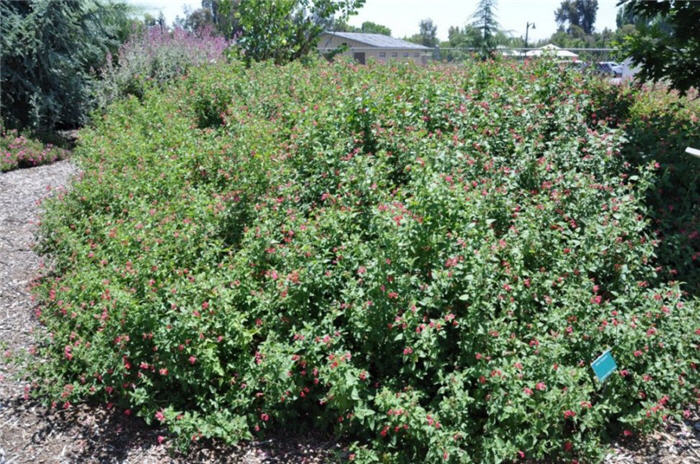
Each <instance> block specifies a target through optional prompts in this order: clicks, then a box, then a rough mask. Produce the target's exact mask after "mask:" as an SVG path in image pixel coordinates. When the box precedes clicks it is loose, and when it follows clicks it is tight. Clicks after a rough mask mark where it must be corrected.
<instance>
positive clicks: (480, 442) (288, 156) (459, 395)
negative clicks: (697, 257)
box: [31, 61, 700, 462]
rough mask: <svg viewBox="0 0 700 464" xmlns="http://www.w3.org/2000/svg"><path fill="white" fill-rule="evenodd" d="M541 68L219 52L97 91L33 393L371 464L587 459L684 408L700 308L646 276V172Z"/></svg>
mask: <svg viewBox="0 0 700 464" xmlns="http://www.w3.org/2000/svg"><path fill="white" fill-rule="evenodd" d="M551 66H552V65H551V64H550V63H548V62H546V61H543V62H535V63H525V64H522V65H515V64H511V63H503V64H494V63H468V64H466V65H465V68H463V69H461V68H460V69H457V68H448V67H434V68H417V67H414V66H411V65H405V64H396V65H393V66H379V65H375V66H367V67H357V66H354V65H352V64H348V63H336V64H326V63H315V64H313V65H312V66H308V67H305V66H302V65H300V64H291V65H288V66H285V67H278V66H274V65H272V64H269V63H264V64H254V65H252V66H251V68H250V69H246V68H245V67H243V66H241V65H239V64H236V63H234V64H232V65H225V64H217V65H215V66H207V67H204V68H202V69H198V70H197V71H195V72H193V73H192V75H190V76H189V77H188V78H187V79H186V80H184V81H181V82H180V83H179V84H178V85H177V86H174V87H170V88H168V89H166V90H164V91H159V90H155V89H150V90H149V89H147V90H146V92H145V94H144V96H143V100H142V102H139V101H137V100H136V99H130V100H127V101H120V102H117V103H115V104H114V105H112V106H111V107H110V110H109V111H108V113H107V115H106V117H105V118H104V120H102V121H100V122H98V123H97V125H96V127H94V128H93V129H90V130H87V131H85V132H84V133H83V135H82V137H81V144H80V147H79V149H78V154H79V159H80V162H81V167H82V169H83V170H84V173H85V174H84V177H83V178H82V180H81V181H80V182H79V183H77V184H76V185H75V186H74V188H73V189H72V190H71V191H70V192H69V193H67V194H65V196H63V197H61V198H56V199H54V200H51V201H50V202H49V203H48V211H47V214H46V216H45V217H44V221H43V223H42V241H41V246H40V248H41V250H42V251H43V252H45V253H49V254H50V256H51V257H52V258H53V262H54V263H55V267H54V269H53V273H52V274H51V275H48V276H47V277H46V278H44V279H43V281H42V282H41V283H40V284H39V285H38V286H37V288H36V292H37V294H38V296H39V297H40V301H41V306H40V308H39V309H38V312H37V314H38V316H39V318H40V320H41V321H42V322H43V323H44V324H45V325H46V328H47V331H48V333H49V335H50V336H49V337H48V338H47V339H46V340H45V341H44V342H43V343H42V344H41V345H40V348H39V350H38V351H37V354H38V355H39V356H41V357H42V358H43V359H45V360H46V361H45V362H43V363H36V365H35V366H34V371H33V372H32V373H31V375H32V379H33V382H34V387H35V390H36V393H37V394H39V395H42V396H43V397H45V398H49V399H51V400H53V401H54V405H55V406H57V407H59V406H61V405H63V407H69V406H70V403H71V402H73V401H77V400H83V399H92V400H95V401H105V402H107V403H108V404H109V405H110V407H111V406H114V405H116V406H118V407H120V408H124V409H128V411H129V412H131V411H133V412H134V413H136V414H137V415H139V416H141V417H143V418H144V419H145V420H146V421H147V422H157V423H162V424H165V425H166V426H167V427H169V429H170V430H171V431H172V434H173V437H174V439H176V440H178V441H179V442H180V443H187V442H189V441H190V440H197V439H200V438H218V439H222V440H225V441H228V442H235V441H237V440H240V439H246V438H251V437H252V436H255V435H258V434H264V433H266V432H267V431H268V430H270V429H275V428H278V427H291V426H293V427H296V428H299V427H305V426H309V427H315V428H332V429H333V430H334V431H336V433H338V434H341V435H344V436H345V437H348V438H350V439H352V440H354V443H355V444H354V445H353V450H352V455H350V456H348V457H352V458H353V459H355V460H357V461H362V462H378V461H381V462H504V461H512V460H516V459H521V458H526V459H534V460H542V459H545V458H549V459H554V460H567V461H570V460H572V459H583V460H586V461H591V460H594V459H595V458H596V457H598V456H600V453H601V452H602V451H603V450H604V447H601V446H600V443H601V441H603V440H605V439H607V438H608V437H609V436H611V435H616V434H619V433H624V434H625V435H628V434H634V433H639V432H645V431H649V430H651V429H653V428H654V427H656V426H658V425H659V424H661V423H662V422H664V421H665V420H667V418H668V416H669V415H672V414H681V413H682V411H683V409H684V407H685V406H686V405H687V404H688V403H689V402H692V401H695V400H697V396H698V391H697V385H698V384H699V380H700V379H699V377H698V371H697V365H698V362H700V359H698V341H699V339H700V317H699V316H698V314H699V313H698V311H697V309H698V307H697V300H693V299H688V298H684V297H683V295H682V291H681V289H680V288H679V286H678V284H676V283H668V284H666V283H661V282H659V280H660V279H659V278H658V274H657V271H656V269H655V262H654V259H655V256H654V253H655V250H656V249H657V248H656V241H655V238H654V237H653V236H652V235H650V234H649V233H648V231H649V216H648V214H649V212H648V211H649V210H648V206H647V205H646V204H645V198H647V195H648V192H649V189H650V188H652V186H653V185H654V182H655V180H654V179H655V176H657V175H658V172H659V171H658V169H657V168H655V167H654V164H653V161H652V160H651V159H648V160H645V161H644V162H643V163H640V166H639V168H638V169H632V167H631V165H630V163H629V162H628V161H627V160H626V159H625V158H624V157H623V156H621V150H623V149H624V147H625V140H624V135H625V134H624V131H623V130H622V129H620V128H614V127H611V126H610V125H606V124H605V123H601V122H598V121H595V122H594V121H592V120H591V114H592V113H594V112H595V111H596V106H595V103H594V99H593V98H592V96H591V91H590V88H591V86H592V85H593V82H592V81H590V80H589V79H590V77H586V76H581V75H580V74H577V73H575V72H567V71H563V70H562V71H557V72H552V68H551ZM606 348H611V349H612V352H613V354H614V356H615V358H616V360H617V362H618V365H619V367H620V368H619V370H618V371H617V372H616V373H615V374H614V375H613V376H612V377H611V378H610V379H609V380H608V382H607V384H606V386H605V388H601V386H600V385H599V384H598V383H597V381H595V380H594V379H593V377H592V373H591V370H590V367H589V364H590V362H591V361H592V360H593V359H595V358H596V357H597V356H598V355H599V354H600V353H601V352H602V351H603V350H605V349H606Z"/></svg>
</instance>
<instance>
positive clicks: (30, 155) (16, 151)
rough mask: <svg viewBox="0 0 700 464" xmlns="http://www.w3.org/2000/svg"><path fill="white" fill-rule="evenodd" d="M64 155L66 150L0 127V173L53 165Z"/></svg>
mask: <svg viewBox="0 0 700 464" xmlns="http://www.w3.org/2000/svg"><path fill="white" fill-rule="evenodd" d="M66 154H67V151H66V150H63V149H61V148H58V147H54V146H53V145H51V144H46V145H45V144H42V143H41V142H39V141H37V140H34V139H31V138H27V137H25V136H24V135H20V134H19V133H18V132H17V131H16V130H14V129H8V130H6V129H4V128H3V127H2V126H1V125H0V172H5V171H10V170H12V169H17V168H28V167H33V166H39V165H40V164H47V163H53V162H54V161H57V160H59V159H63V158H65V157H66Z"/></svg>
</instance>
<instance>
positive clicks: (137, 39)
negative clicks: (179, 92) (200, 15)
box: [95, 27, 228, 108]
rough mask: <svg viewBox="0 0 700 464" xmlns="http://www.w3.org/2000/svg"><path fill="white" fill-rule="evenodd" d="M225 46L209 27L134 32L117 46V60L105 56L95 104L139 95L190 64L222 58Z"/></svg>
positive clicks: (161, 83) (225, 42)
mask: <svg viewBox="0 0 700 464" xmlns="http://www.w3.org/2000/svg"><path fill="white" fill-rule="evenodd" d="M226 47H228V42H227V41H226V39H224V38H223V37H220V36H216V35H214V33H213V30H212V29H211V28H205V29H202V30H200V31H198V32H197V33H196V34H195V33H192V32H189V31H186V30H184V29H182V28H175V29H173V30H162V29H161V28H159V27H150V28H147V29H146V30H144V31H142V32H139V33H136V34H135V35H133V36H132V37H131V38H130V39H129V40H128V41H127V42H125V43H124V44H123V45H122V46H121V47H120V49H119V54H118V56H117V57H116V60H115V59H113V57H111V56H110V57H108V59H107V64H106V66H105V67H104V68H103V69H102V71H101V77H102V79H101V80H100V81H99V82H97V83H96V87H95V98H96V100H97V103H98V106H100V107H102V108H104V107H105V105H107V104H108V103H110V102H112V101H114V100H116V99H117V98H122V97H125V96H128V95H134V96H136V97H137V98H141V97H143V94H144V91H145V89H146V87H147V86H149V85H154V84H156V85H163V84H165V83H167V82H170V81H172V80H174V79H175V78H177V77H179V76H182V75H184V74H186V73H187V71H188V70H189V69H190V68H191V67H192V66H198V65H202V64H206V63H215V62H217V61H221V60H222V59H224V58H223V52H224V50H225V49H226ZM115 61H116V62H115Z"/></svg>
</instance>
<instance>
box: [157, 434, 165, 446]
mask: <svg viewBox="0 0 700 464" xmlns="http://www.w3.org/2000/svg"><path fill="white" fill-rule="evenodd" d="M156 440H158V444H159V445H162V444H163V442H164V441H165V437H164V436H163V435H158V438H156Z"/></svg>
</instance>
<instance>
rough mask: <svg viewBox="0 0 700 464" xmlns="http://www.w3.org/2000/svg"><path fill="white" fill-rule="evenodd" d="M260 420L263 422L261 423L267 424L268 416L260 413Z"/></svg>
mask: <svg viewBox="0 0 700 464" xmlns="http://www.w3.org/2000/svg"><path fill="white" fill-rule="evenodd" d="M260 420H261V421H263V422H267V421H269V420H270V416H268V415H267V414H265V413H262V414H260Z"/></svg>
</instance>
